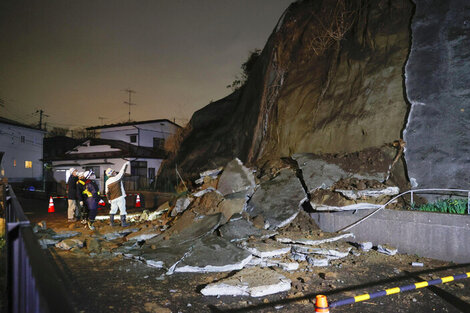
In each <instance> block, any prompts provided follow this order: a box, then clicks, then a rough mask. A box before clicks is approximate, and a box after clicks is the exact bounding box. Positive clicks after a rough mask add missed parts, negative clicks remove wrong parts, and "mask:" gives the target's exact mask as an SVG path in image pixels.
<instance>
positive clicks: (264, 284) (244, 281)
mask: <svg viewBox="0 0 470 313" xmlns="http://www.w3.org/2000/svg"><path fill="white" fill-rule="evenodd" d="M290 289H291V280H290V279H288V278H286V277H285V276H284V275H281V274H279V273H277V272H276V271H273V270H271V269H268V268H256V267H253V268H248V269H244V270H242V271H240V272H238V273H237V274H235V275H234V276H232V277H229V278H226V279H223V280H221V281H218V282H216V283H212V284H209V285H207V286H206V287H204V288H203V289H202V290H201V293H202V294H203V295H205V296H224V295H233V296H251V297H263V296H266V295H270V294H275V293H279V292H284V291H288V290H290Z"/></svg>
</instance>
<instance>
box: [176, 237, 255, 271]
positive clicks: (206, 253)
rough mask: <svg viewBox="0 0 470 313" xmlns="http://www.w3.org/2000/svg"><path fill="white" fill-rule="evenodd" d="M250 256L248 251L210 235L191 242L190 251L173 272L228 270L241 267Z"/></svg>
mask: <svg viewBox="0 0 470 313" xmlns="http://www.w3.org/2000/svg"><path fill="white" fill-rule="evenodd" d="M251 258H252V256H251V253H249V252H248V251H246V250H244V249H241V248H239V247H237V246H235V245H233V244H231V243H230V242H229V241H228V240H226V239H224V238H221V237H218V236H214V235H210V236H206V237H204V238H202V239H199V240H197V241H195V242H193V244H192V250H191V252H190V253H189V254H188V255H187V256H185V257H184V259H183V260H182V261H181V262H180V263H179V264H178V265H177V266H176V268H175V272H180V273H184V272H198V273H207V272H230V271H235V270H240V269H242V268H243V267H244V266H245V265H246V264H247V263H248V262H249V261H250V260H251Z"/></svg>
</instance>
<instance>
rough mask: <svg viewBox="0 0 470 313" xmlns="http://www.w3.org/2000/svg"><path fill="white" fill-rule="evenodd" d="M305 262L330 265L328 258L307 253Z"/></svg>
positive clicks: (315, 264)
mask: <svg viewBox="0 0 470 313" xmlns="http://www.w3.org/2000/svg"><path fill="white" fill-rule="evenodd" d="M307 262H308V264H310V265H312V266H328V265H330V258H328V257H319V256H312V255H308V256H307Z"/></svg>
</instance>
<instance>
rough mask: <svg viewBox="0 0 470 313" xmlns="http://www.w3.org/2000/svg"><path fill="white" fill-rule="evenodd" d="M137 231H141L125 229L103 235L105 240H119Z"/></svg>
mask: <svg viewBox="0 0 470 313" xmlns="http://www.w3.org/2000/svg"><path fill="white" fill-rule="evenodd" d="M137 231H139V229H138V228H127V229H123V230H118V231H114V232H109V233H106V234H104V235H103V238H104V239H106V240H114V239H118V238H122V237H124V236H127V235H129V234H131V233H135V232H137Z"/></svg>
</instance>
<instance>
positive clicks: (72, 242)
mask: <svg viewBox="0 0 470 313" xmlns="http://www.w3.org/2000/svg"><path fill="white" fill-rule="evenodd" d="M55 246H56V247H57V248H60V249H63V250H70V249H73V248H75V247H77V248H83V241H82V240H79V239H75V238H73V239H65V240H62V241H61V242H59V243H57V244H56V245H55Z"/></svg>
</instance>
